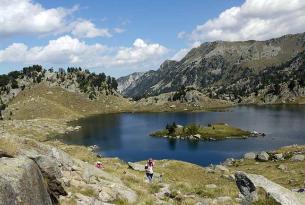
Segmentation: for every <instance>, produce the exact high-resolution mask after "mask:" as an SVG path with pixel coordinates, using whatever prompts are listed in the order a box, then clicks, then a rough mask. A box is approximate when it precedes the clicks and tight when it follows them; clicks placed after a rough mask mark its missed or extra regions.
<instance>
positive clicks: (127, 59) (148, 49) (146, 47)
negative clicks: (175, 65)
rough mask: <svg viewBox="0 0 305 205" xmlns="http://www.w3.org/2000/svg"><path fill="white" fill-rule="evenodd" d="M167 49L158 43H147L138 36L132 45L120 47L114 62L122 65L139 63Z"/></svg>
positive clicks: (159, 54) (163, 52)
mask: <svg viewBox="0 0 305 205" xmlns="http://www.w3.org/2000/svg"><path fill="white" fill-rule="evenodd" d="M167 51H168V49H167V48H166V47H164V46H162V45H160V44H157V43H152V44H148V43H146V42H145V41H143V40H142V39H140V38H138V39H136V40H135V41H134V43H133V46H132V47H127V48H126V47H121V48H120V49H119V50H118V52H117V54H116V56H115V60H114V62H115V63H116V64H122V65H123V64H125V63H129V64H132V63H139V62H141V61H146V60H148V59H153V58H156V57H159V56H161V55H164V54H165V53H166V52H167Z"/></svg>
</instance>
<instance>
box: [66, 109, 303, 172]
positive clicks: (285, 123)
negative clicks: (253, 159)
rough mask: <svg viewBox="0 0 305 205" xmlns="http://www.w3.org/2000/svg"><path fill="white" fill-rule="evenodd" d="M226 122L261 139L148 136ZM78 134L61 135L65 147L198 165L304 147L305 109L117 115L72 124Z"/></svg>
mask: <svg viewBox="0 0 305 205" xmlns="http://www.w3.org/2000/svg"><path fill="white" fill-rule="evenodd" d="M174 121H175V122H176V123H177V124H181V125H185V124H188V123H193V122H196V123H199V124H201V125H207V124H209V123H216V122H225V123H228V124H230V125H233V126H236V127H239V128H242V129H245V130H250V131H253V130H256V131H258V132H263V133H266V136H265V137H258V138H248V139H229V140H223V141H188V140H169V139H166V138H156V137H150V136H149V134H150V133H152V132H154V131H156V130H159V129H163V128H164V127H165V125H166V124H167V123H172V122H174ZM74 124H75V125H81V126H82V129H81V130H80V131H78V132H74V133H70V134H67V135H66V136H64V138H63V140H64V141H65V142H66V143H68V144H79V145H86V146H89V145H93V144H96V145H98V146H99V147H100V149H101V150H100V154H102V155H103V156H108V157H119V158H121V159H123V160H125V161H140V160H145V159H147V158H149V157H152V158H154V159H176V160H183V161H188V162H192V163H195V164H198V165H203V166H206V165H209V164H211V163H212V164H216V163H219V162H221V161H224V160H225V159H226V158H229V157H233V158H239V157H241V156H242V155H243V154H244V153H245V152H249V151H254V152H258V151H262V150H272V149H276V148H278V147H281V146H284V145H291V144H305V106H239V107H234V108H230V109H229V110H228V111H227V112H181V113H120V114H106V115H99V116H93V117H89V118H85V119H81V120H79V121H77V122H74Z"/></svg>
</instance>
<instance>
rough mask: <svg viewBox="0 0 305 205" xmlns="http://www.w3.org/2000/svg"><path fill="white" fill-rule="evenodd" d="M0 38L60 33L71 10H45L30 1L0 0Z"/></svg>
mask: <svg viewBox="0 0 305 205" xmlns="http://www.w3.org/2000/svg"><path fill="white" fill-rule="evenodd" d="M0 5H1V6H0V25H1V26H0V36H9V35H14V34H29V33H30V34H33V33H35V34H47V33H54V32H55V33H56V32H59V31H61V30H62V29H64V28H65V26H66V23H67V22H66V17H67V16H68V15H69V14H70V13H71V12H73V11H74V10H75V9H77V8H76V7H75V8H73V9H64V8H52V9H45V8H43V7H42V6H41V5H40V4H38V3H34V2H32V1H31V0H0Z"/></svg>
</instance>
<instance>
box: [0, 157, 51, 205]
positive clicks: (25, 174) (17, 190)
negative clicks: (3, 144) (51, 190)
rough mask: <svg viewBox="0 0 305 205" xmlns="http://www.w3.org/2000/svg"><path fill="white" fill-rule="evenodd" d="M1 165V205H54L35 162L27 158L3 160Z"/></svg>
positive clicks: (0, 160)
mask: <svg viewBox="0 0 305 205" xmlns="http://www.w3.org/2000/svg"><path fill="white" fill-rule="evenodd" d="M0 164H1V167H0V176H1V180H0V196H1V200H0V204H1V205H7V204H10V205H14V204H41V205H52V201H51V197H50V195H49V194H48V191H47V186H46V184H45V183H44V179H43V176H42V174H41V172H40V170H39V168H38V166H37V165H36V163H35V162H34V161H32V160H30V159H28V158H26V157H18V158H1V159H0ZM8 195H9V198H7V196H8Z"/></svg>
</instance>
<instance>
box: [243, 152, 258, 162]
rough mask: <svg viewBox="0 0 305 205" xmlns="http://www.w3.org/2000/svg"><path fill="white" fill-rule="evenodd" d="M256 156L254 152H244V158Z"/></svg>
mask: <svg viewBox="0 0 305 205" xmlns="http://www.w3.org/2000/svg"><path fill="white" fill-rule="evenodd" d="M255 158H256V154H255V153H254V152H248V153H246V154H244V159H252V160H253V159H255Z"/></svg>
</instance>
